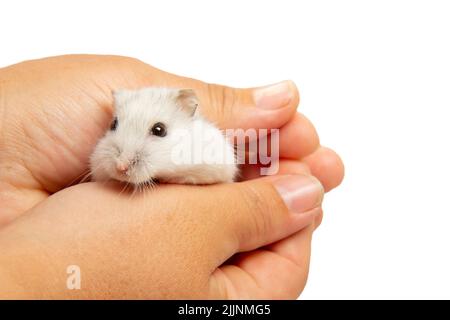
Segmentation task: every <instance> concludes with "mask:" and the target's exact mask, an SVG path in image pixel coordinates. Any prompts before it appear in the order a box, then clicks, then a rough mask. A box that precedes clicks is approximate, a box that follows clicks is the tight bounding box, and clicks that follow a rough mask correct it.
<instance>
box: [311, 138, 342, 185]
mask: <svg viewBox="0 0 450 320" xmlns="http://www.w3.org/2000/svg"><path fill="white" fill-rule="evenodd" d="M302 162H304V163H305V164H307V165H308V167H309V168H310V170H311V174H312V175H313V176H315V177H317V179H319V180H320V182H321V183H322V185H323V187H324V189H325V191H327V192H328V191H330V190H331V189H333V188H336V187H337V186H338V185H340V184H341V182H342V180H343V179H344V172H345V168H344V163H343V162H342V160H341V158H340V157H339V155H337V153H336V152H334V151H333V150H331V149H329V148H325V147H320V148H319V149H317V150H316V151H315V152H314V153H312V154H311V155H309V156H307V157H305V158H303V159H302Z"/></svg>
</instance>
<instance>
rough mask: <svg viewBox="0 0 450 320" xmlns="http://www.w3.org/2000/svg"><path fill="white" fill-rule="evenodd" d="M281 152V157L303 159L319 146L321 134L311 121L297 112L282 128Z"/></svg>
mask: <svg viewBox="0 0 450 320" xmlns="http://www.w3.org/2000/svg"><path fill="white" fill-rule="evenodd" d="M279 138H280V143H279V146H280V148H279V154H280V157H281V158H289V159H301V158H303V157H306V156H308V155H310V154H311V153H313V152H314V151H315V150H317V148H319V136H318V135H317V132H316V129H315V128H314V126H313V124H312V123H311V121H309V120H308V118H306V117H305V116H304V115H302V114H301V113H296V114H295V116H294V117H293V118H292V119H291V120H289V122H287V123H286V124H285V125H284V126H283V127H282V128H281V129H280V137H279Z"/></svg>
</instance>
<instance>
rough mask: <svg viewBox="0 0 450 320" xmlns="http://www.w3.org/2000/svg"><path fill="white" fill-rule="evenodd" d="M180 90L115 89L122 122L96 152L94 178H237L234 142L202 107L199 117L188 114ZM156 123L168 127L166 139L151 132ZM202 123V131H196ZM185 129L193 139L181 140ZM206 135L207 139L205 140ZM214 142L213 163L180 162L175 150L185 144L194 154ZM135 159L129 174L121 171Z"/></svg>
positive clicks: (133, 180) (178, 180)
mask: <svg viewBox="0 0 450 320" xmlns="http://www.w3.org/2000/svg"><path fill="white" fill-rule="evenodd" d="M179 92H180V90H178V89H168V88H146V89H141V90H137V91H119V92H115V93H114V107H115V112H114V113H115V117H117V119H118V125H117V129H116V130H115V131H110V130H108V131H107V132H106V134H105V136H104V137H103V138H102V139H101V140H100V141H99V142H98V144H97V146H96V147H95V150H94V152H93V154H92V156H91V159H90V165H91V172H92V176H93V179H94V180H96V181H105V180H110V179H115V180H120V181H126V182H129V183H132V184H136V185H138V184H143V183H146V182H149V181H152V180H153V179H158V180H160V181H163V182H169V183H181V184H212V183H220V182H232V181H233V180H234V178H235V176H236V173H237V166H236V163H235V160H234V159H235V157H234V148H233V146H232V145H231V144H230V143H229V142H228V140H227V139H226V138H225V137H224V135H223V134H222V132H221V131H220V130H219V129H217V128H216V127H214V126H213V125H212V124H211V123H209V122H207V121H206V120H204V119H203V118H202V117H201V116H200V115H198V111H197V112H195V114H194V115H192V114H190V113H189V112H186V110H184V109H183V106H181V105H180V102H179V101H178V100H177V97H178V96H179ZM157 122H161V123H163V124H165V125H166V128H167V135H166V136H165V137H158V136H154V135H151V134H150V130H151V128H152V126H153V125H154V124H155V123H157ZM198 127H201V128H202V130H200V131H199V130H196V128H198ZM180 132H184V133H188V134H189V137H190V138H191V139H181V138H180V137H181V136H182V135H180ZM204 136H208V138H207V139H204V138H205V137H204ZM180 141H181V142H180ZM180 143H181V145H180ZM199 144H200V147H199ZM211 146H214V149H217V150H216V151H214V152H212V154H213V155H212V158H213V159H212V160H213V161H207V159H201V161H200V162H197V163H181V164H180V163H177V162H179V161H178V160H179V159H177V158H176V157H175V158H174V150H180V147H181V149H182V150H184V152H185V151H186V150H188V152H190V155H189V156H191V157H193V158H195V157H196V156H198V155H199V152H202V153H203V151H204V149H207V148H211ZM197 159H198V157H197ZM221 159H232V161H231V162H226V161H221ZM131 160H134V161H135V163H134V164H131V166H130V169H129V170H128V172H127V174H126V175H120V174H118V173H117V172H116V169H115V168H116V164H117V163H118V162H122V163H123V162H126V163H129V164H130V163H132V162H130V161H131ZM174 160H175V161H174ZM209 160H211V156H210V157H209Z"/></svg>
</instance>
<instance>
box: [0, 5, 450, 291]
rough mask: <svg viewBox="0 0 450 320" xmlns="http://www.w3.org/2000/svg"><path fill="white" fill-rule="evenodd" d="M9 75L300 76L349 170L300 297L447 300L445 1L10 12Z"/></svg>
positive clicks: (25, 8) (1, 53)
mask: <svg viewBox="0 0 450 320" xmlns="http://www.w3.org/2000/svg"><path fill="white" fill-rule="evenodd" d="M0 35H1V37H0V43H1V45H0V66H6V65H9V64H12V63H16V62H19V61H21V60H25V59H31V58H38V57H43V56H50V55H58V54H66V53H107V54H119V55H129V56H134V57H137V58H140V59H141V60H144V61H146V62H148V63H150V64H152V65H154V66H156V67H159V68H161V69H164V70H166V71H171V72H174V73H178V74H182V75H186V76H190V77H194V78H199V79H202V80H205V81H210V82H216V83H222V84H228V85H232V86H254V85H260V84H266V83H271V82H275V81H278V80H282V79H286V78H290V79H293V80H294V81H295V82H296V83H297V84H298V86H299V88H300V90H301V95H302V102H301V105H300V109H301V110H302V112H304V113H305V114H306V115H307V116H308V117H309V118H310V119H311V120H312V121H313V122H314V124H315V125H316V127H317V129H318V131H319V134H320V136H321V140H322V143H323V144H324V145H327V146H330V147H332V148H334V149H335V150H337V151H338V152H339V153H340V154H341V156H342V158H343V160H344V161H345V164H346V178H345V181H344V183H343V185H342V186H341V187H340V188H339V189H337V190H334V191H333V192H331V193H330V194H329V195H328V196H327V197H326V200H325V201H326V203H325V220H324V223H323V225H322V226H321V227H320V229H319V230H318V231H317V233H316V234H315V241H314V248H313V258H312V265H311V274H310V278H309V283H308V286H307V288H306V289H305V291H304V293H303V295H302V298H304V299H312V298H343V299H347V298H361V299H365V298H387V299H390V298H447V299H449V298H450V274H449V273H450V253H449V245H450V230H449V229H450V205H449V197H450V192H449V186H448V182H449V180H450V170H449V164H450V151H449V137H450V126H449V122H450V111H449V110H450V3H449V2H448V1H380V0H378V1H317V0H316V1H294V0H292V1H280V0H277V1H261V0H259V1H231V0H227V1H192V0H191V1H159V2H156V1H155V2H151V1H131V0H128V1H95V2H94V1H80V0H77V1H42V0H41V1H28V2H26V1H2V2H1V4H0Z"/></svg>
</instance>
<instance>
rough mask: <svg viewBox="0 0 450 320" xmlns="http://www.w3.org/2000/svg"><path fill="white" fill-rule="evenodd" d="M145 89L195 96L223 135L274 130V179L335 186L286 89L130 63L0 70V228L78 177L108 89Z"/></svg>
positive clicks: (83, 59)
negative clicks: (237, 84)
mask: <svg viewBox="0 0 450 320" xmlns="http://www.w3.org/2000/svg"><path fill="white" fill-rule="evenodd" d="M145 86H172V87H182V88H192V89H194V90H195V91H196V93H197V95H198V96H199V98H200V101H201V106H202V109H201V112H202V114H204V115H205V116H206V117H207V118H208V119H210V120H211V121H213V122H214V123H217V124H218V125H219V127H220V128H222V129H224V128H243V129H247V128H256V129H258V128H280V157H281V162H280V173H281V174H283V173H296V172H298V171H300V172H303V171H304V170H305V169H307V170H310V171H311V173H312V174H313V175H314V176H316V177H317V178H318V179H319V180H320V181H321V182H322V184H323V185H324V187H325V189H326V190H330V189H331V188H333V187H335V186H337V185H338V184H339V183H340V181H341V180H342V177H343V166H342V162H341V161H340V159H339V157H338V156H337V155H336V154H335V153H334V152H333V151H331V150H329V149H326V148H323V147H321V146H320V145H319V139H318V136H317V134H316V131H315V129H314V127H313V126H312V124H311V123H310V122H309V121H308V120H307V118H306V117H305V116H303V115H302V114H300V113H297V112H296V108H297V105H298V102H299V95H298V91H297V89H296V88H295V86H294V84H293V83H291V82H284V83H281V84H279V85H276V86H274V87H268V88H266V89H267V90H266V91H263V90H255V89H233V88H229V87H225V86H221V85H213V84H207V83H204V82H201V81H198V80H193V79H188V78H184V77H179V76H175V75H172V74H169V73H166V72H163V71H161V70H158V69H155V68H153V67H151V66H149V65H147V64H145V63H143V62H141V61H138V60H136V59H132V58H126V57H117V56H96V55H70V56H59V57H52V58H46V59H41V60H33V61H27V62H23V63H20V64H17V65H13V66H10V67H7V68H3V69H0V114H1V115H2V118H1V119H0V121H1V122H0V124H1V126H0V134H1V136H2V139H1V140H0V147H1V150H2V153H1V155H0V202H1V203H2V213H1V214H0V226H1V225H3V224H5V223H7V222H8V221H11V220H13V219H14V218H15V217H17V216H19V215H20V214H22V213H24V212H25V211H26V210H28V209H29V208H31V207H33V206H34V205H36V204H37V203H39V202H41V201H43V200H45V199H46V198H47V197H48V196H49V195H51V194H53V193H55V192H57V191H59V190H62V189H63V188H65V187H68V186H69V185H71V184H73V183H74V182H76V181H77V179H79V178H81V177H82V176H83V175H84V174H86V173H87V169H88V158H89V155H90V154H91V152H92V150H93V148H94V145H95V144H96V142H97V141H98V139H99V138H100V136H101V135H103V133H104V131H105V130H106V128H107V127H108V125H109V123H110V120H111V114H112V94H111V91H112V90H114V89H119V88H129V89H133V88H140V87H145ZM258 97H259V99H258ZM291 160H294V161H291ZM258 172H259V171H258V168H257V166H246V167H245V168H243V170H242V174H243V177H244V179H248V178H254V177H256V176H258V175H259V173H258Z"/></svg>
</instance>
